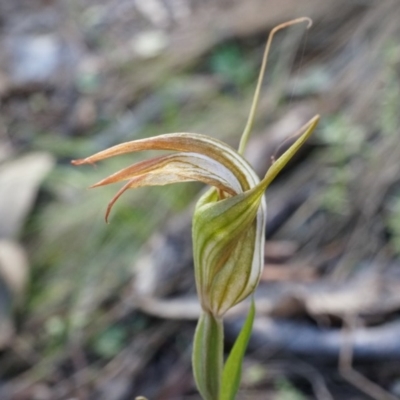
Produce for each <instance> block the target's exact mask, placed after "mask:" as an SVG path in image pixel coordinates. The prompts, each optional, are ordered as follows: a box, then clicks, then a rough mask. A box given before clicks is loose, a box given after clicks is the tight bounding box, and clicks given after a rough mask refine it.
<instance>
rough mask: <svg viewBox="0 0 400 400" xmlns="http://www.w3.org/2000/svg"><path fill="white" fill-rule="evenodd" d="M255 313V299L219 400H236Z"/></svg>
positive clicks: (227, 366) (228, 365) (230, 359)
mask: <svg viewBox="0 0 400 400" xmlns="http://www.w3.org/2000/svg"><path fill="white" fill-rule="evenodd" d="M255 312H256V308H255V305H254V299H252V300H251V305H250V310H249V313H248V314H247V318H246V321H245V323H244V325H243V327H242V330H241V331H240V333H239V336H238V337H237V339H236V342H235V344H234V345H233V348H232V350H231V352H230V354H229V357H228V359H227V360H226V363H225V367H224V370H223V372H222V382H221V390H220V394H219V400H234V399H235V397H236V393H237V391H238V390H239V385H240V378H241V376H242V363H243V358H244V354H245V352H246V348H247V344H248V343H249V339H250V336H251V331H252V329H253V322H254V315H255Z"/></svg>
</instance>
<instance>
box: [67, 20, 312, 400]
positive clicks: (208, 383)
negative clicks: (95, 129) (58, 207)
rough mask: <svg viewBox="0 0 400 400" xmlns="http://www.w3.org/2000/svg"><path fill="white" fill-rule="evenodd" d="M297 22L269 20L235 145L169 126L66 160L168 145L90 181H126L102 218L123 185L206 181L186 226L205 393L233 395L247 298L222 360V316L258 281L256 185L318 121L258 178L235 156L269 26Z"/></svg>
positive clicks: (261, 218)
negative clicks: (237, 329) (233, 339)
mask: <svg viewBox="0 0 400 400" xmlns="http://www.w3.org/2000/svg"><path fill="white" fill-rule="evenodd" d="M301 22H307V23H308V27H310V26H311V20H310V19H309V18H298V19H295V20H293V21H289V22H287V23H284V24H281V25H278V26H276V27H275V28H274V29H273V30H272V31H271V33H270V35H269V37H268V41H267V44H266V48H265V52H264V56H263V60H262V66H261V69H260V74H259V78H258V82H257V86H256V90H255V94H254V98H253V103H252V106H251V109H250V113H249V117H248V120H247V124H246V126H245V129H244V132H243V134H242V138H241V141H240V145H239V149H238V150H237V151H236V150H235V149H233V148H231V147H230V146H228V145H227V144H225V143H223V142H221V141H219V140H217V139H214V138H212V137H209V136H206V135H200V134H196V133H171V134H164V135H159V136H155V137H151V138H147V139H140V140H135V141H131V142H126V143H122V144H119V145H116V146H113V147H111V148H109V149H106V150H104V151H101V152H99V153H96V154H94V155H93V156H90V157H87V158H84V159H81V160H75V161H73V164H74V165H81V164H93V163H95V162H97V161H100V160H103V159H106V158H109V157H114V156H118V155H122V154H127V153H131V152H136V151H144V150H168V151H174V152H175V153H173V154H168V155H163V156H160V157H156V158H152V159H150V160H144V161H140V162H137V163H135V164H133V165H131V166H129V167H127V168H124V169H122V170H120V171H118V172H116V173H114V174H112V175H110V176H109V177H107V178H105V179H103V180H101V181H99V182H98V183H96V184H95V185H93V187H99V186H104V185H108V184H111V183H116V182H126V183H125V185H124V186H123V187H122V188H121V189H120V190H119V191H118V192H117V194H116V195H115V196H114V198H113V199H112V200H111V202H110V203H109V205H108V208H107V212H106V220H107V219H108V217H109V214H110V211H111V209H112V207H113V205H114V204H115V202H116V201H117V200H118V199H119V197H120V196H121V195H122V194H123V193H124V192H125V191H127V190H128V189H132V188H138V187H143V186H160V185H161V186H162V185H167V184H171V183H178V182H189V181H200V182H203V183H205V184H207V185H210V186H211V189H209V190H208V191H207V192H205V193H204V194H203V195H202V197H201V198H200V200H199V201H198V203H197V206H196V209H195V212H194V216H193V225H192V235H193V254H194V272H195V281H196V287H197V293H198V297H199V302H200V305H201V308H202V313H201V316H200V318H199V321H198V325H197V328H196V332H195V337H194V343H193V358H192V363H193V373H194V378H195V381H196V384H197V387H198V390H199V392H200V394H201V396H202V397H203V398H204V399H205V400H217V399H219V400H233V399H235V398H236V395H237V392H238V389H239V385H240V378H241V370H242V361H243V357H244V354H245V350H246V347H247V344H248V341H249V338H250V335H251V331H252V325H253V320H254V315H255V306H254V301H252V302H251V306H250V310H249V313H248V315H247V318H246V320H245V323H244V325H243V328H242V330H241V332H240V334H239V336H238V338H237V340H236V342H235V344H234V346H233V348H232V350H231V352H230V354H229V356H228V358H227V360H226V361H225V362H224V357H223V356H224V349H223V340H224V327H223V318H224V316H225V314H226V312H227V311H228V310H229V309H231V308H232V307H233V306H235V305H236V304H238V303H239V302H241V301H243V300H244V299H245V298H247V297H249V296H251V295H252V294H253V293H254V290H255V289H256V287H257V285H258V283H259V280H260V275H261V272H262V268H263V264H264V232H265V221H266V203H265V198H264V192H265V190H266V189H267V187H268V186H269V185H270V183H271V182H272V181H273V180H274V178H275V177H276V176H277V174H278V173H279V172H280V171H281V170H282V169H283V168H284V167H285V165H286V164H287V163H288V162H289V160H290V159H291V158H292V157H293V155H294V154H295V153H296V152H297V151H298V149H299V148H300V147H301V146H302V145H303V143H304V142H305V141H306V140H307V138H308V137H309V136H310V135H311V133H312V132H313V130H314V129H315V127H316V125H317V123H318V120H319V116H318V115H317V116H315V117H314V118H312V119H311V120H310V121H309V122H308V123H307V124H305V125H304V126H303V127H302V128H301V129H300V131H299V133H298V135H299V137H298V139H297V140H296V141H295V143H294V144H293V145H292V146H291V147H290V148H289V149H288V150H287V151H286V152H285V153H284V154H283V155H282V156H281V157H280V158H279V159H277V160H276V161H274V162H273V164H272V165H271V167H270V168H269V169H268V171H267V173H266V174H265V176H264V177H263V178H262V179H261V180H260V179H259V178H258V176H257V174H256V173H255V171H254V170H253V168H252V167H251V166H250V165H249V163H248V162H247V161H246V160H245V159H244V158H243V152H244V150H245V147H246V144H247V141H248V138H249V136H250V133H251V131H252V127H253V123H254V119H255V114H256V110H257V105H258V100H259V96H260V91H261V86H262V81H263V76H264V72H265V68H266V63H267V58H268V52H269V49H270V46H271V42H272V38H273V36H274V34H275V33H276V32H277V31H279V30H281V29H283V28H286V27H288V26H291V25H293V24H297V23H301Z"/></svg>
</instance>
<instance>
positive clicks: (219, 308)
mask: <svg viewBox="0 0 400 400" xmlns="http://www.w3.org/2000/svg"><path fill="white" fill-rule="evenodd" d="M259 188H260V187H259V186H256V187H255V188H254V189H252V190H249V191H247V192H244V193H241V194H239V195H237V196H234V197H231V198H228V199H225V200H221V201H218V195H217V193H216V191H215V190H214V189H211V190H210V191H208V192H207V193H206V194H204V195H203V197H202V198H201V199H200V200H199V202H198V203H197V207H196V210H195V213H194V217H193V231H192V234H193V253H194V263H195V274H196V284H197V290H198V293H199V297H200V301H201V303H202V307H203V309H204V310H206V311H209V312H211V313H212V314H213V315H216V316H222V315H223V314H224V313H225V312H226V311H227V310H228V309H229V308H231V307H232V306H234V305H235V304H237V303H238V302H240V301H241V300H243V299H244V298H245V297H247V296H248V295H249V294H250V293H251V292H252V291H253V290H254V288H255V287H256V286H257V284H258V281H259V278H260V274H261V269H262V266H263V259H264V247H263V246H262V244H263V236H264V231H265V217H266V204H265V199H264V196H263V190H259Z"/></svg>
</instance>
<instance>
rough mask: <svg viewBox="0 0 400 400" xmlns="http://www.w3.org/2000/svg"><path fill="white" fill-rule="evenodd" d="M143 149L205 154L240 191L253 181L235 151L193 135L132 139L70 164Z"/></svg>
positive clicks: (243, 161) (225, 145)
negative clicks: (234, 180)
mask: <svg viewBox="0 0 400 400" xmlns="http://www.w3.org/2000/svg"><path fill="white" fill-rule="evenodd" d="M143 150H173V151H179V152H194V153H197V154H201V155H205V156H207V157H209V158H210V159H213V160H215V161H217V162H218V163H219V164H221V165H223V166H224V167H226V168H227V169H229V170H230V171H231V172H232V173H233V174H234V176H235V177H236V178H237V180H238V181H239V183H240V186H241V188H242V191H245V190H249V189H250V188H251V187H252V185H254V182H255V181H254V179H251V181H249V179H248V177H249V176H253V177H254V172H253V170H252V168H251V167H250V165H249V164H248V162H247V161H246V160H245V159H244V158H243V157H242V156H241V155H240V154H238V153H237V151H236V150H234V149H233V148H232V147H230V146H228V145H227V144H225V143H223V142H221V141H219V140H217V139H214V138H211V137H209V136H206V135H200V134H197V133H170V134H166V135H159V136H155V137H151V138H146V139H141V140H134V141H132V142H126V143H122V144H118V145H116V146H113V147H110V148H109V149H106V150H103V151H100V152H99V153H96V154H94V155H93V156H90V157H87V158H84V159H81V160H74V161H72V163H73V164H74V165H81V164H93V163H95V162H97V161H100V160H104V159H106V158H109V157H114V156H118V155H121V154H126V153H131V152H136V151H143Z"/></svg>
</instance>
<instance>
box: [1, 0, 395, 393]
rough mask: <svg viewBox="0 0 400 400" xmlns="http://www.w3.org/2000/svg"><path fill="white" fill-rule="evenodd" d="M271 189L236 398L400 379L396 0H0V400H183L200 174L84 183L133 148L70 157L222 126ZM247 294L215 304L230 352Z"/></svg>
mask: <svg viewBox="0 0 400 400" xmlns="http://www.w3.org/2000/svg"><path fill="white" fill-rule="evenodd" d="M300 16H309V17H311V18H312V19H313V21H314V25H313V27H312V28H311V29H310V30H308V31H307V32H305V29H304V26H303V25H299V26H295V27H292V28H290V29H287V30H285V31H283V32H280V33H279V34H278V35H277V37H276V39H275V40H274V42H273V48H272V51H271V54H270V60H269V65H268V68H267V76H266V80H265V84H264V88H263V91H262V98H261V102H260V107H259V110H258V113H257V121H256V125H255V126H256V128H255V132H254V134H253V137H252V139H251V142H250V144H249V146H248V149H247V155H246V157H247V158H248V159H249V160H250V161H251V163H252V164H253V166H254V168H255V169H256V170H257V172H258V173H259V174H260V175H262V174H264V173H265V171H266V170H267V168H268V166H269V165H270V163H271V157H272V156H275V157H276V156H278V155H279V154H280V153H282V152H283V151H284V150H285V148H287V147H288V146H289V145H290V143H291V142H292V141H293V134H294V133H295V132H296V130H297V129H298V128H299V127H300V126H301V125H303V124H304V123H305V122H306V121H307V120H308V119H309V118H310V117H312V116H313V115H315V114H316V113H319V114H321V116H322V120H321V122H320V124H319V127H318V129H317V131H316V132H315V134H314V135H313V137H312V139H311V140H310V141H309V143H308V144H307V145H306V147H305V148H303V149H302V151H301V154H299V155H298V156H297V158H296V160H294V161H293V162H292V163H291V165H289V166H288V167H287V168H286V169H285V171H284V172H283V173H282V174H281V176H280V177H279V179H277V181H276V182H275V183H274V184H273V185H272V187H270V188H269V190H268V193H267V201H268V207H269V208H268V223H267V232H266V243H265V247H266V259H265V268H264V271H263V275H262V282H261V285H260V287H259V289H258V291H257V295H256V301H257V309H258V314H257V318H256V321H255V326H254V332H253V336H252V339H251V342H250V345H249V349H248V355H247V357H246V360H245V367H244V372H243V385H242V387H243V390H242V391H241V393H240V396H239V398H240V399H251V400H252V399H272V400H303V399H318V400H332V399H340V400H350V399H351V400H356V399H398V398H400V257H399V256H400V179H399V178H400V161H399V160H400V140H399V138H400V136H399V134H400V23H399V21H400V2H399V1H398V0H380V1H377V0H375V1H373V0H324V1H321V0H279V1H278V0H246V1H240V0H136V1H135V0H74V1H72V0H69V1H67V0H65V1H61V0H1V2H0V101H1V108H0V399H1V400H8V399H13V400H14V399H15V400H25V399H26V400H28V399H29V400H56V399H70V400H72V399H79V400H87V399H96V400H110V399H113V400H128V399H134V398H135V397H136V396H138V395H145V396H147V397H149V399H152V400H169V399H171V400H172V399H198V398H199V397H198V395H197V394H196V390H195V388H194V383H193V380H192V374H191V365H190V356H191V341H192V336H193V333H194V327H195V321H196V319H197V316H198V313H199V311H198V305H197V302H196V296H195V290H194V283H193V271H192V259H191V241H190V222H191V213H192V210H193V205H194V201H195V199H196V198H197V195H198V193H199V191H200V190H201V189H202V185H200V184H197V183H192V184H179V185H174V186H171V187H163V188H145V189H138V190H135V191H130V192H128V193H126V194H125V195H124V196H123V197H122V198H121V200H120V201H119V203H118V204H117V206H116V207H115V208H114V210H113V213H112V215H111V218H110V224H109V225H107V224H105V222H104V212H105V209H106V206H107V203H108V201H109V200H110V199H111V198H112V196H113V195H114V193H115V192H116V190H117V189H118V188H115V187H105V188H100V189H93V190H87V187H88V186H89V185H90V184H92V183H94V182H96V181H97V180H98V179H100V178H102V177H104V176H107V175H108V174H110V173H112V172H114V171H116V170H117V169H119V168H121V167H123V166H126V165H128V164H129V163H132V162H133V161H137V160H140V159H143V157H148V156H149V154H148V153H146V154H135V155H129V156H126V157H120V158H118V159H115V160H109V161H106V162H103V163H100V164H99V165H98V166H96V167H95V168H94V167H92V166H84V167H79V168H77V167H73V166H71V165H70V160H71V159H76V158H81V157H85V156H88V155H90V154H92V153H93V152H96V151H99V150H102V149H104V148H106V147H108V146H111V145H114V144H117V143H120V142H123V141H128V140H133V139H137V138H142V137H147V136H152V135H157V134H161V133H166V132H177V131H178V132H179V131H186V132H197V133H203V134H208V135H211V136H213V137H217V138H220V139H222V140H224V141H226V142H228V143H230V144H231V145H232V146H234V147H236V146H237V145H238V141H239V137H240V134H241V132H242V130H243V127H244V124H245V121H246V117H247V114H248V111H249V108H250V102H251V97H252V94H253V90H254V87H255V81H256V77H257V74H258V70H259V67H260V62H261V57H262V53H263V48H264V45H265V41H266V38H267V35H268V32H269V31H270V29H271V28H273V27H274V25H276V24H279V23H281V22H284V21H287V20H290V19H292V18H297V17H300ZM245 312H246V304H244V306H238V307H237V308H236V309H234V310H232V312H231V313H230V315H229V318H227V320H226V346H227V350H229V348H230V346H231V344H232V342H233V340H234V338H235V337H236V335H237V333H238V331H239V330H240V326H241V323H242V321H243V317H244V315H245Z"/></svg>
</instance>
